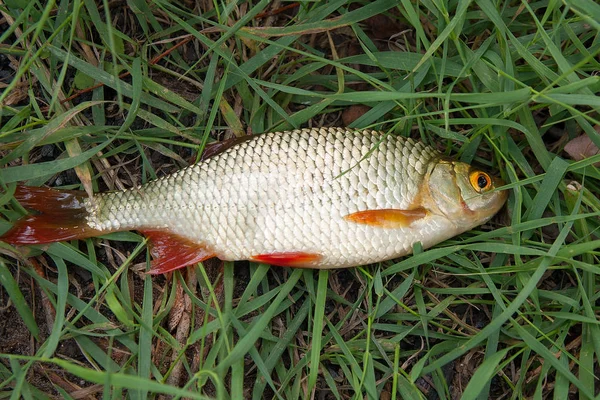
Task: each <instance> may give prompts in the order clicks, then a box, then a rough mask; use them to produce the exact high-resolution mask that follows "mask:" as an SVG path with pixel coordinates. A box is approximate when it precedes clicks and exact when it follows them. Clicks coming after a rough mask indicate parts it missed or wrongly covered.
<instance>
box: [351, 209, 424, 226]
mask: <svg viewBox="0 0 600 400" xmlns="http://www.w3.org/2000/svg"><path fill="white" fill-rule="evenodd" d="M426 215H427V210H425V209H424V208H416V209H414V210H397V209H393V208H386V209H382V210H365V211H358V212H355V213H352V214H348V215H346V216H345V217H344V219H345V220H347V221H350V222H355V223H357V224H363V225H370V226H376V227H379V228H389V229H393V228H404V227H407V226H410V225H411V224H412V223H413V222H415V221H417V220H419V219H421V218H425V216H426Z"/></svg>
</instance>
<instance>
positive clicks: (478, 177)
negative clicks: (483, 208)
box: [469, 171, 492, 193]
mask: <svg viewBox="0 0 600 400" xmlns="http://www.w3.org/2000/svg"><path fill="white" fill-rule="evenodd" d="M469 180H470V181H471V186H473V188H474V189H475V190H476V191H478V192H479V193H483V192H487V191H488V190H490V189H491V188H492V178H490V176H489V175H488V174H486V173H485V172H481V171H474V172H471V174H470V175H469Z"/></svg>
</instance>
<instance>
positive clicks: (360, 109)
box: [342, 104, 371, 126]
mask: <svg viewBox="0 0 600 400" xmlns="http://www.w3.org/2000/svg"><path fill="white" fill-rule="evenodd" d="M370 109H371V107H369V106H365V105H364V104H355V105H353V106H350V107H348V108H346V109H345V110H344V112H343V113H342V121H343V122H344V126H348V125H350V124H351V123H353V122H354V121H356V120H357V119H359V118H360V117H362V116H363V115H364V114H366V113H367V111H369V110H370Z"/></svg>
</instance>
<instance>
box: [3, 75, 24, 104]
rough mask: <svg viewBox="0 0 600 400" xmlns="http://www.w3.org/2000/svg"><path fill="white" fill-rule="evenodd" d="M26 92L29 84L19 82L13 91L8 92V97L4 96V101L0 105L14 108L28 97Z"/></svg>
mask: <svg viewBox="0 0 600 400" xmlns="http://www.w3.org/2000/svg"><path fill="white" fill-rule="evenodd" d="M7 86H8V85H7ZM28 90H29V82H27V81H24V80H22V81H20V82H19V83H17V84H16V85H15V86H14V87H13V89H12V90H11V91H10V93H9V94H8V96H6V97H5V98H4V101H3V102H2V104H0V105H2V106H14V105H17V104H19V103H21V102H22V101H23V100H25V99H27V97H28V94H27V91H28Z"/></svg>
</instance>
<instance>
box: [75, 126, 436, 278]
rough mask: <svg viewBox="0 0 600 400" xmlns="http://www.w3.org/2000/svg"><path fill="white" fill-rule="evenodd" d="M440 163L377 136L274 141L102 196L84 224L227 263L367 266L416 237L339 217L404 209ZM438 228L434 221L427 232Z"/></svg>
mask: <svg viewBox="0 0 600 400" xmlns="http://www.w3.org/2000/svg"><path fill="white" fill-rule="evenodd" d="M437 157H439V154H438V153H437V152H436V151H434V150H433V149H431V148H430V147H427V146H425V145H423V144H422V143H419V142H414V141H413V140H411V139H405V138H400V137H396V136H391V135H385V134H382V133H381V132H376V131H349V130H346V129H339V128H338V129H335V128H321V129H302V130H295V131H290V132H285V133H268V134H264V135H260V136H257V137H256V138H255V139H252V140H249V141H247V142H244V143H242V144H240V145H238V146H235V147H234V148H232V149H229V150H227V151H225V152H223V153H221V154H218V155H216V156H215V157H213V158H212V159H209V160H207V162H204V163H202V164H199V165H195V166H191V167H188V168H186V169H183V170H181V171H179V172H177V173H175V174H173V175H170V176H167V177H164V178H161V179H159V180H157V181H154V182H150V183H148V184H146V185H144V186H139V187H137V188H133V189H130V190H127V191H123V192H115V193H106V194H100V195H97V196H95V197H94V198H93V199H90V200H88V201H87V203H86V207H87V209H88V211H89V217H88V222H89V224H90V226H92V227H93V228H95V229H98V230H103V231H110V230H123V229H165V228H166V229H169V230H170V231H171V232H173V233H176V234H177V235H181V236H183V237H186V238H188V239H190V240H193V241H195V242H201V243H203V244H205V245H206V246H207V247H209V248H211V249H213V250H214V251H215V253H216V255H217V256H218V257H219V258H221V259H225V260H237V259H247V258H250V257H251V256H252V255H254V254H265V253H270V252H282V253H285V252H291V251H294V252H306V253H318V254H324V255H326V256H324V257H323V259H322V260H321V261H320V265H323V266H326V267H327V266H332V267H339V266H348V265H358V264H366V263H371V262H374V261H375V260H377V259H381V255H382V254H384V257H393V256H395V254H397V253H399V252H406V251H409V250H410V249H411V248H412V245H413V243H414V242H416V241H418V240H419V238H417V237H416V236H417V235H414V234H413V235H407V234H406V233H407V232H405V231H406V230H403V229H400V230H394V231H387V230H386V231H382V230H381V229H379V228H373V227H370V226H365V225H357V224H354V223H351V222H348V221H346V220H344V219H343V217H344V216H345V215H348V214H351V213H353V212H357V211H361V210H364V209H374V208H377V209H387V208H399V209H402V208H406V207H407V206H408V205H409V204H410V203H411V202H412V200H413V198H414V196H415V195H416V193H417V191H418V186H416V185H414V184H411V183H412V182H415V181H421V180H422V177H423V175H424V174H425V172H426V168H425V165H427V164H428V163H429V161H431V160H432V159H434V158H437ZM438 228H440V226H439V222H436V221H432V222H431V224H430V226H427V227H423V232H426V233H428V232H430V231H432V230H435V229H438ZM356 238H362V239H363V240H356ZM374 248H378V251H374V250H373V249H374Z"/></svg>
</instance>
